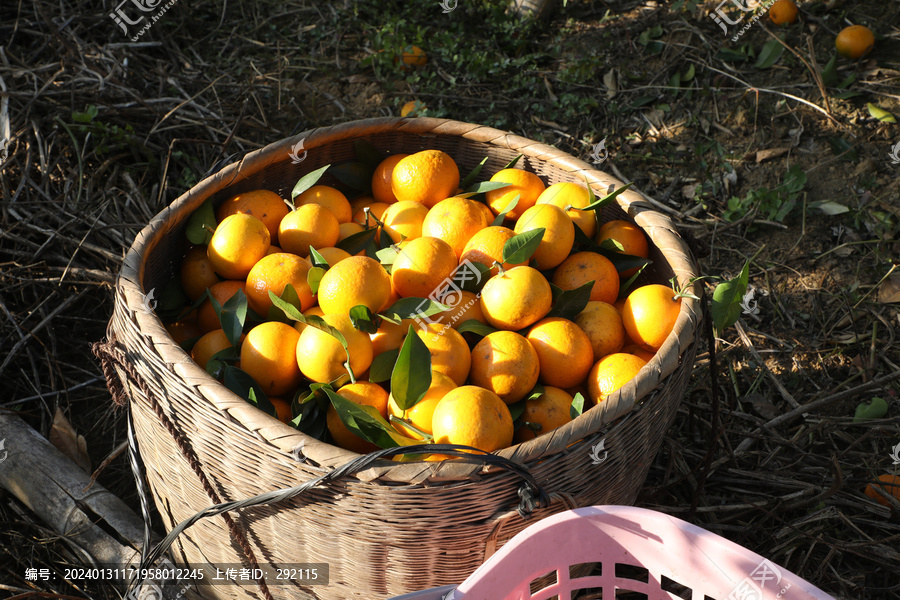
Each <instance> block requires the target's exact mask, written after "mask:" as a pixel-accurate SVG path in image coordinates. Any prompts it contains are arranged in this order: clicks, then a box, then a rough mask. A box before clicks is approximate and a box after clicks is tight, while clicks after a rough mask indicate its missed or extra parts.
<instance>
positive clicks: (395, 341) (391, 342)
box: [369, 319, 418, 356]
mask: <svg viewBox="0 0 900 600" xmlns="http://www.w3.org/2000/svg"><path fill="white" fill-rule="evenodd" d="M410 325H412V326H413V327H418V325H417V324H416V322H415V320H414V319H403V320H402V321H401V322H400V324H399V325H397V324H395V323H391V322H390V321H385V320H382V321H381V324H380V325H379V326H378V330H377V331H376V332H375V333H370V334H369V337H370V338H371V339H372V352H373V356H378V355H379V354H381V353H382V352H387V351H388V350H396V349H397V348H399V347H400V346H402V345H403V340H405V339H406V333H407V332H408V331H409V326H410Z"/></svg>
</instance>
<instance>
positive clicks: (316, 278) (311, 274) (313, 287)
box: [306, 267, 325, 296]
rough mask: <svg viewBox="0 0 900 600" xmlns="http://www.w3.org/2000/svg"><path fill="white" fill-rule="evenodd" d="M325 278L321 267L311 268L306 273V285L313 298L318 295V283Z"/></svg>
mask: <svg viewBox="0 0 900 600" xmlns="http://www.w3.org/2000/svg"><path fill="white" fill-rule="evenodd" d="M324 276H325V269H323V268H322V267H313V268H311V269H310V270H309V271H307V272H306V283H308V284H309V291H310V293H312V295H313V296H315V295H316V294H318V293H319V283H321V282H322V278H323V277H324Z"/></svg>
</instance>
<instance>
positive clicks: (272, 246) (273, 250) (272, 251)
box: [266, 231, 284, 256]
mask: <svg viewBox="0 0 900 600" xmlns="http://www.w3.org/2000/svg"><path fill="white" fill-rule="evenodd" d="M276 233H277V231H276ZM279 252H284V250H282V249H281V248H280V247H278V246H276V245H275V244H269V249H268V250H266V256H268V255H269V254H278V253H279Z"/></svg>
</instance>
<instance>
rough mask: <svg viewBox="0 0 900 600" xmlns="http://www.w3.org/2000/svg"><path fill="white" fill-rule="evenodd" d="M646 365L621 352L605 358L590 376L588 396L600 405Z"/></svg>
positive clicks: (640, 360)
mask: <svg viewBox="0 0 900 600" xmlns="http://www.w3.org/2000/svg"><path fill="white" fill-rule="evenodd" d="M645 364H647V363H646V361H644V359H642V358H639V357H637V356H635V355H633V354H625V353H624V352H619V353H616V354H610V355H608V356H604V357H603V358H601V359H600V360H598V361H597V363H596V364H595V365H594V366H593V367H591V372H590V373H589V374H588V395H589V396H590V397H591V400H592V401H593V402H594V404H600V403H601V402H603V401H604V400H606V398H607V397H608V396H609V395H610V394H612V393H613V392H614V391H616V390H617V389H619V388H620V387H622V386H623V385H625V384H626V383H628V382H629V381H631V380H632V379H633V378H634V376H635V375H637V374H638V371H640V370H641V367H643V366H644V365H645Z"/></svg>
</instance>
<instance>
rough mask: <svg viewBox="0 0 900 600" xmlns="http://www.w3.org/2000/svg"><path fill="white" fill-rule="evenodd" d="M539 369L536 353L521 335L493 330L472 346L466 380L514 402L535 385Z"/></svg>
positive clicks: (509, 402)
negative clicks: (468, 373)
mask: <svg viewBox="0 0 900 600" xmlns="http://www.w3.org/2000/svg"><path fill="white" fill-rule="evenodd" d="M540 371H541V365H540V362H539V361H538V355H537V352H536V351H535V349H534V347H533V346H532V345H531V343H530V342H529V341H528V340H527V339H525V337H524V336H521V335H519V334H518V333H516V332H514V331H495V332H494V333H491V334H489V335H486V336H485V337H484V338H482V340H481V341H480V342H478V343H477V344H475V347H474V348H473V349H472V369H471V371H470V377H469V381H470V382H471V383H472V385H477V386H479V387H483V388H484V389H486V390H490V391H492V392H494V393H495V394H497V395H498V396H499V397H500V399H501V400H503V401H504V402H505V403H507V404H513V403H515V402H518V401H519V400H521V399H522V398H524V397H525V396H526V395H527V394H528V392H530V391H531V389H532V388H534V386H535V384H536V383H537V381H538V375H539V374H540Z"/></svg>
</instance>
